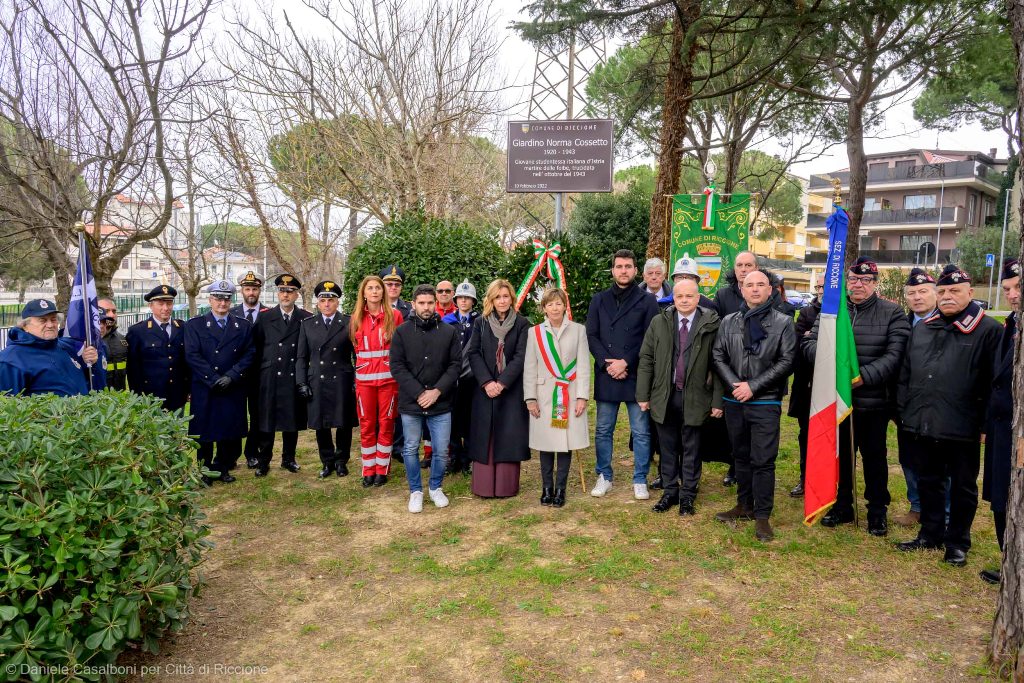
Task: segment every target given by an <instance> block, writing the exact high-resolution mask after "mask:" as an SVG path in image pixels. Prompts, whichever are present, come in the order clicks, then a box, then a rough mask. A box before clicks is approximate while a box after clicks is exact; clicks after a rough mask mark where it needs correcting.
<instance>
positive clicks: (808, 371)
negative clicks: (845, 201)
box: [787, 271, 825, 498]
mask: <svg viewBox="0 0 1024 683" xmlns="http://www.w3.org/2000/svg"><path fill="white" fill-rule="evenodd" d="M824 291H825V273H824V271H822V272H820V273H818V275H817V276H816V277H815V279H814V301H812V302H811V303H809V304H808V305H806V306H804V307H803V308H801V309H800V313H799V314H798V315H797V317H796V343H797V345H799V344H800V343H801V342H802V341H803V340H804V339H806V338H807V337H808V336H810V334H811V330H812V329H813V328H814V323H815V321H816V320H817V319H818V314H819V313H821V295H822V294H823V293H824ZM813 378H814V363H813V362H812V361H810V360H808V359H807V356H805V355H804V354H803V353H801V352H799V351H798V352H797V354H796V358H795V359H794V360H793V392H792V393H791V394H790V396H789V410H788V411H787V415H789V416H790V417H795V418H796V422H797V424H798V425H800V433H799V434H798V435H797V437H796V439H797V443H798V444H799V446H800V482H799V483H798V484H797V485H796V486H794V487H793V488H792V489H791V490H790V492H789V495H790V496H792V497H793V498H800V497H802V496H803V495H804V475H805V470H806V469H807V427H808V424H809V423H810V412H811V380H812V379H813Z"/></svg>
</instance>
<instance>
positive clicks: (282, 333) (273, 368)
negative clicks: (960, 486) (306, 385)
mask: <svg viewBox="0 0 1024 683" xmlns="http://www.w3.org/2000/svg"><path fill="white" fill-rule="evenodd" d="M274 286H275V287H277V300H278V302H279V303H278V305H277V306H275V307H274V308H271V309H269V310H267V311H266V312H265V313H262V314H260V316H259V317H258V318H257V319H256V326H255V328H254V329H253V344H254V346H255V347H256V359H255V360H254V361H253V373H252V374H253V375H254V376H255V377H256V379H257V384H258V387H259V391H258V395H257V400H256V406H257V413H256V418H255V420H254V422H253V423H251V424H250V425H249V433H250V434H254V433H257V432H258V434H259V455H258V459H259V465H258V466H257V467H256V476H257V477H263V476H266V474H267V472H268V471H269V470H270V460H271V458H272V457H273V455H274V433H275V432H281V433H282V434H281V440H282V442H283V447H282V451H281V467H283V468H284V469H286V470H288V471H289V472H298V471H299V464H298V463H297V462H295V446H296V443H297V442H298V440H299V430H300V429H305V428H306V402H305V401H304V400H302V399H300V398H299V394H298V388H297V387H296V386H295V356H296V353H297V352H298V346H299V328H300V327H301V323H302V321H303V320H305V319H306V318H308V317H309V316H310V315H312V314H311V313H310V312H309V311H305V310H303V309H301V308H299V307H298V306H296V305H295V302H296V300H297V299H298V298H299V290H300V289H302V283H301V282H300V281H299V279H298V278H297V277H295V276H294V275H292V274H290V273H282V274H281V275H278V276H277V278H275V279H274ZM250 438H252V437H250Z"/></svg>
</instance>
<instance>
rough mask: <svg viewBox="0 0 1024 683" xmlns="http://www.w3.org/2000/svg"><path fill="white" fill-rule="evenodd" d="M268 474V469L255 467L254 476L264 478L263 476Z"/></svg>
mask: <svg viewBox="0 0 1024 683" xmlns="http://www.w3.org/2000/svg"><path fill="white" fill-rule="evenodd" d="M269 472H270V468H269V467H257V468H256V472H255V476H257V477H265V476H267V474H268V473H269Z"/></svg>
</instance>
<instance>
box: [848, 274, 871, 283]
mask: <svg viewBox="0 0 1024 683" xmlns="http://www.w3.org/2000/svg"><path fill="white" fill-rule="evenodd" d="M874 281H875V278H874V277H872V276H870V275H865V276H863V277H857V276H856V275H851V276H850V277H848V278H847V282H849V283H850V284H853V283H854V282H859V283H861V284H863V285H866V284H868V283H869V282H874Z"/></svg>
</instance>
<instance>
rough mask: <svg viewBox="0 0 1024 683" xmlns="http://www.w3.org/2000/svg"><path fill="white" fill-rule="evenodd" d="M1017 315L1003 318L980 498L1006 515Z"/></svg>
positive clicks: (986, 434)
mask: <svg viewBox="0 0 1024 683" xmlns="http://www.w3.org/2000/svg"><path fill="white" fill-rule="evenodd" d="M1016 331H1017V314H1016V313H1011V314H1010V315H1009V316H1008V317H1007V318H1006V325H1005V327H1004V328H1003V334H1002V339H1001V343H1000V348H999V352H998V353H996V358H995V365H994V367H993V371H992V374H993V377H992V395H991V396H990V398H989V401H988V426H987V427H986V428H985V478H984V480H983V484H982V497H983V498H984V499H985V500H987V501H988V502H989V503H991V505H992V509H993V510H994V511H995V512H1005V511H1006V501H1007V498H1008V497H1009V493H1010V462H1011V458H1012V455H1013V348H1014V337H1015V336H1016Z"/></svg>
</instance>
